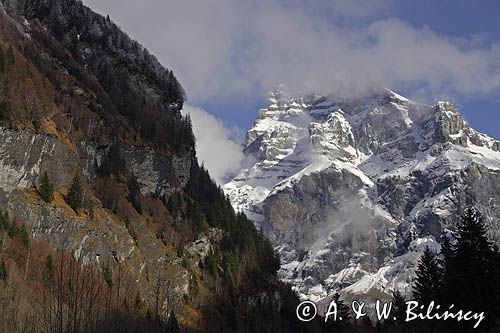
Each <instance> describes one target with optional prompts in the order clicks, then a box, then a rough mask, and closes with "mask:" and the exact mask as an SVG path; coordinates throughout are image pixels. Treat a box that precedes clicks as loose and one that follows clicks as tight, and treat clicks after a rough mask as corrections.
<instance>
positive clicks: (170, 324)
mask: <svg viewBox="0 0 500 333" xmlns="http://www.w3.org/2000/svg"><path fill="white" fill-rule="evenodd" d="M166 331H167V332H168V333H178V332H180V328H179V323H178V322H177V318H176V317H175V313H174V311H172V312H170V316H169V317H168V321H167V327H166Z"/></svg>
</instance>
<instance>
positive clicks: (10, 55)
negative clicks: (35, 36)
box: [6, 46, 16, 65]
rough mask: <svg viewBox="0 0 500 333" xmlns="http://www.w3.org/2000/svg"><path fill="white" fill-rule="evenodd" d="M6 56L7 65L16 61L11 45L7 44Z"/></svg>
mask: <svg viewBox="0 0 500 333" xmlns="http://www.w3.org/2000/svg"><path fill="white" fill-rule="evenodd" d="M6 58H7V59H6V60H7V61H6V62H7V64H8V65H12V64H13V63H14V62H15V61H16V58H15V57H14V49H13V48H12V46H9V48H8V49H7V56H6Z"/></svg>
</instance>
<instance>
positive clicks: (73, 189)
mask: <svg viewBox="0 0 500 333" xmlns="http://www.w3.org/2000/svg"><path fill="white" fill-rule="evenodd" d="M66 202H67V203H68V205H69V206H70V207H71V208H73V210H74V211H75V212H77V211H78V210H79V209H80V208H81V207H82V203H83V190H82V184H81V183H80V177H78V175H77V176H75V177H74V178H73V181H72V182H71V186H70V187H69V191H68V195H67V196H66Z"/></svg>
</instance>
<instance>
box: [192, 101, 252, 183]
mask: <svg viewBox="0 0 500 333" xmlns="http://www.w3.org/2000/svg"><path fill="white" fill-rule="evenodd" d="M183 113H184V114H190V116H191V121H192V123H193V132H194V134H195V137H196V148H197V149H196V151H197V154H198V161H199V162H200V163H204V164H205V167H206V168H207V169H208V171H209V172H210V175H211V176H212V177H213V178H214V179H215V181H217V183H219V184H224V183H225V181H224V180H227V178H228V177H229V176H234V173H235V172H237V171H238V170H239V169H240V164H241V161H242V159H243V153H242V149H241V147H240V146H239V145H238V144H237V143H235V142H234V141H233V140H231V135H232V134H233V131H235V130H237V131H239V129H228V128H227V127H226V126H225V125H224V124H223V123H222V122H221V121H220V120H219V119H217V118H215V117H214V116H213V115H211V114H209V113H208V112H206V111H205V110H203V109H200V108H197V107H193V106H189V105H185V106H184V110H183Z"/></svg>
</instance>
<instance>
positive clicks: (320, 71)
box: [84, 0, 500, 139]
mask: <svg viewBox="0 0 500 333" xmlns="http://www.w3.org/2000/svg"><path fill="white" fill-rule="evenodd" d="M84 2H85V3H86V4H88V5H90V6H91V7H92V8H93V9H95V10H97V11H98V12H101V13H102V14H109V15H110V16H111V18H112V19H113V20H114V21H115V22H117V23H118V25H120V26H121V27H122V29H123V30H124V31H125V32H127V33H129V34H130V35H131V36H132V37H133V38H135V39H137V40H138V41H139V42H141V43H142V44H143V45H145V46H146V47H147V48H148V49H149V50H150V51H151V52H152V53H153V54H155V55H156V56H157V57H158V58H159V60H160V61H161V62H162V63H163V64H164V65H165V66H166V67H168V68H171V69H173V70H174V72H175V73H176V75H177V76H178V77H179V78H180V80H181V83H182V84H183V85H184V86H185V87H186V90H187V94H188V97H189V99H188V103H189V104H191V105H195V106H198V107H201V108H202V109H204V110H206V111H207V112H209V113H210V114H212V115H215V116H216V117H217V118H219V119H220V120H221V121H222V122H223V123H224V124H225V125H227V126H226V127H229V128H239V129H240V130H239V131H238V130H229V131H227V133H229V134H228V135H232V136H236V137H240V138H241V137H242V131H243V130H246V129H247V128H248V127H249V126H250V125H251V124H252V122H253V121H254V119H255V116H256V112H257V110H258V109H259V108H260V107H262V106H264V105H265V93H266V90H268V89H270V88H272V87H273V85H275V84H277V83H280V82H284V83H285V84H286V85H287V86H289V87H290V89H291V90H292V91H304V90H305V89H312V90H321V89H324V90H325V91H328V90H332V91H334V92H338V93H339V94H350V93H352V94H356V93H358V92H362V91H363V90H364V89H366V88H368V87H371V86H374V85H375V86H376V85H382V86H386V87H388V88H391V89H394V90H396V91H397V92H399V93H401V94H403V95H405V96H408V97H410V98H413V99H417V100H420V101H423V102H428V103H432V102H435V101H436V100H438V99H439V100H440V99H450V100H452V101H453V102H454V103H455V104H456V105H457V106H458V109H459V111H460V112H462V114H463V115H464V117H465V118H466V119H467V120H468V121H469V122H470V123H471V124H472V126H473V127H475V128H476V129H478V130H479V131H482V132H484V133H487V134H489V135H491V136H493V137H495V138H497V139H500V126H498V123H499V122H500V20H498V17H499V16H500V2H498V1H493V0H481V1H472V0H470V1H465V0H454V1H452V0H442V1H431V0H421V1H418V2H417V1H410V0H403V1H395V0H317V1H313V0H302V1H301V0H287V1H284V0H268V1H233V0H206V1H203V2H200V1H194V0H183V1H180V0H179V1H161V0H149V1H144V2H141V3H138V2H136V1H132V0H123V1H115V0H85V1H84Z"/></svg>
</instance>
